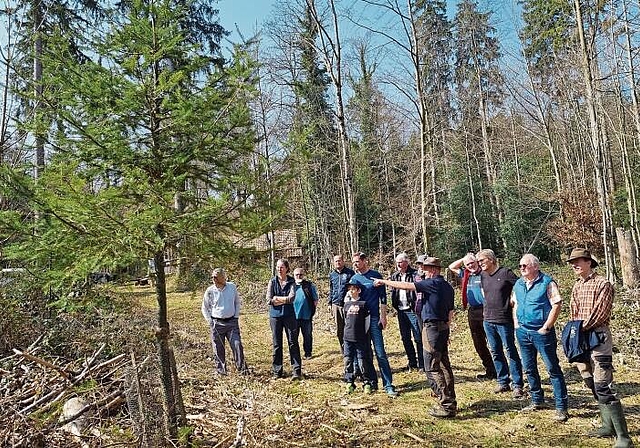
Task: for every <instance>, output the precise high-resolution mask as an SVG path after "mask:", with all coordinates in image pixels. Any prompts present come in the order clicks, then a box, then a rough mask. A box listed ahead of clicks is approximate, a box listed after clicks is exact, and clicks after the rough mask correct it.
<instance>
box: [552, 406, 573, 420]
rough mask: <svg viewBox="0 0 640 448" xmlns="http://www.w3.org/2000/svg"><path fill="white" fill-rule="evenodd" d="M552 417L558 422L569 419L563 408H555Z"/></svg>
mask: <svg viewBox="0 0 640 448" xmlns="http://www.w3.org/2000/svg"><path fill="white" fill-rule="evenodd" d="M553 419H554V420H555V421H557V422H558V423H562V422H566V421H567V420H568V419H569V413H568V412H567V411H565V410H563V409H556V413H555V415H554V416H553Z"/></svg>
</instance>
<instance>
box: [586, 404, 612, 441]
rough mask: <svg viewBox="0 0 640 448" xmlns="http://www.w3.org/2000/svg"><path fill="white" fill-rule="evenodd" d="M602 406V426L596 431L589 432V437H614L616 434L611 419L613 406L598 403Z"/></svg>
mask: <svg viewBox="0 0 640 448" xmlns="http://www.w3.org/2000/svg"><path fill="white" fill-rule="evenodd" d="M598 407H599V408H600V418H601V419H602V426H601V427H600V428H598V429H596V430H594V431H590V432H589V437H613V436H615V435H616V431H615V429H614V427H613V422H612V421H611V406H609V405H607V404H602V403H598Z"/></svg>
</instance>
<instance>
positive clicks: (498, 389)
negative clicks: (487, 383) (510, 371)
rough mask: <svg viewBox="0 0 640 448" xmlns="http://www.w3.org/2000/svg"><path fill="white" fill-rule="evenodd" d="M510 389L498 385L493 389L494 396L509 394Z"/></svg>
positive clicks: (506, 385)
mask: <svg viewBox="0 0 640 448" xmlns="http://www.w3.org/2000/svg"><path fill="white" fill-rule="evenodd" d="M510 390H511V387H509V385H508V384H498V385H497V386H496V388H495V389H493V393H494V394H501V393H503V392H509V391H510Z"/></svg>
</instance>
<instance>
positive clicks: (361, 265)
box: [351, 252, 398, 398]
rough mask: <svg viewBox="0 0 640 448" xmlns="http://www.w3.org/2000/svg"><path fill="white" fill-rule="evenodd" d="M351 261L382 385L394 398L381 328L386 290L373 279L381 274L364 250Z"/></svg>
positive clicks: (353, 256) (385, 323)
mask: <svg viewBox="0 0 640 448" xmlns="http://www.w3.org/2000/svg"><path fill="white" fill-rule="evenodd" d="M351 261H352V262H353V267H354V268H356V271H357V273H356V274H355V275H354V276H353V280H354V281H357V282H359V283H360V285H361V289H362V291H361V292H360V297H361V300H364V301H365V302H367V306H368V307H369V312H370V313H371V314H370V319H371V326H370V328H369V333H370V334H371V342H372V343H373V349H374V351H375V352H376V358H377V359H378V367H380V376H381V377H382V386H383V387H384V390H385V392H386V393H387V395H388V396H390V397H392V398H395V397H397V396H398V392H396V388H395V387H394V386H393V376H392V373H391V366H390V365H389V359H388V358H387V352H386V351H385V349H384V337H383V336H382V330H383V329H385V328H386V327H387V291H386V289H385V287H384V285H378V286H375V285H374V281H375V280H376V279H382V275H381V274H380V273H379V272H378V271H375V270H373V269H369V260H368V259H367V255H366V254H365V253H364V252H357V253H355V254H353V255H352V257H351ZM374 389H375V387H374Z"/></svg>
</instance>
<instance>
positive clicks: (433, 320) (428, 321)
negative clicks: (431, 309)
mask: <svg viewBox="0 0 640 448" xmlns="http://www.w3.org/2000/svg"><path fill="white" fill-rule="evenodd" d="M438 322H446V320H442V319H427V320H425V321H424V323H425V324H437V323H438Z"/></svg>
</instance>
